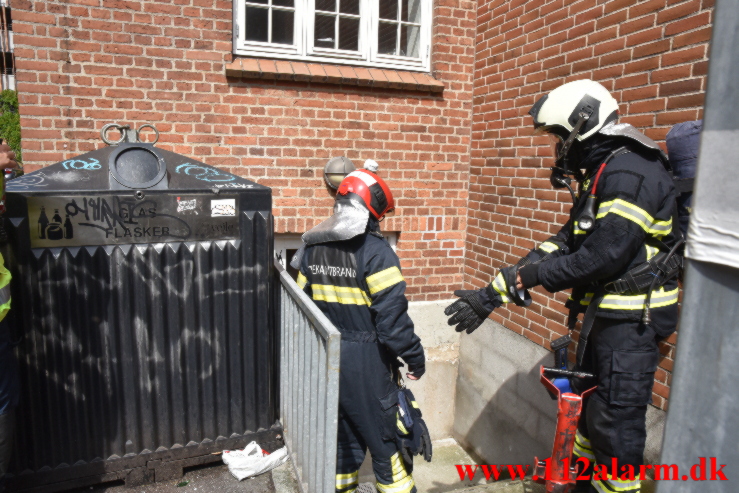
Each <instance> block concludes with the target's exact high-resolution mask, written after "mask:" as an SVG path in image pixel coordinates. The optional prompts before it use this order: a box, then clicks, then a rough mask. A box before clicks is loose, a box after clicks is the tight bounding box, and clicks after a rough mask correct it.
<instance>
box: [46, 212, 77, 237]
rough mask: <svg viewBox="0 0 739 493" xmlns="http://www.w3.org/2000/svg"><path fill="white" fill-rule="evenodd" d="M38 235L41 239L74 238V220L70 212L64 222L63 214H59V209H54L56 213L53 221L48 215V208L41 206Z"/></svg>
mask: <svg viewBox="0 0 739 493" xmlns="http://www.w3.org/2000/svg"><path fill="white" fill-rule="evenodd" d="M38 237H39V239H40V240H52V241H56V240H63V239H71V238H74V228H73V226H72V221H70V220H69V214H67V216H66V219H65V220H64V222H63V223H62V216H60V215H59V209H54V215H53V216H52V217H51V221H49V218H48V217H47V216H46V208H45V207H44V206H41V213H40V214H39V217H38Z"/></svg>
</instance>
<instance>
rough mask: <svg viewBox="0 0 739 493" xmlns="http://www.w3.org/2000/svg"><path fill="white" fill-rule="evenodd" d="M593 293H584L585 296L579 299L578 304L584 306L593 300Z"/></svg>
mask: <svg viewBox="0 0 739 493" xmlns="http://www.w3.org/2000/svg"><path fill="white" fill-rule="evenodd" d="M594 295H595V293H585V296H583V298H582V299H581V300H580V304H581V305H584V306H588V305H589V304H590V302H591V301H593V296H594Z"/></svg>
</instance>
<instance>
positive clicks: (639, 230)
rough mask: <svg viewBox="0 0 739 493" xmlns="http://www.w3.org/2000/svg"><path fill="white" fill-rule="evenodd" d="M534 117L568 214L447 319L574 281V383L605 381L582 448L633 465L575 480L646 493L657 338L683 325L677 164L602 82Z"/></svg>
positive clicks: (470, 322)
mask: <svg viewBox="0 0 739 493" xmlns="http://www.w3.org/2000/svg"><path fill="white" fill-rule="evenodd" d="M529 114H530V115H531V116H532V118H533V123H534V128H535V131H536V132H539V133H540V132H544V133H546V134H547V135H548V136H549V138H550V139H551V142H552V148H553V151H554V157H555V166H554V167H553V168H552V174H551V183H552V185H553V186H554V187H555V188H567V189H569V191H570V193H571V194H572V199H573V202H574V204H573V207H572V209H571V211H570V219H569V220H568V221H567V223H566V224H565V225H564V226H563V227H562V229H561V230H560V231H559V233H557V234H556V235H555V236H552V237H551V238H549V239H548V240H546V241H545V242H543V243H542V244H541V245H539V246H538V247H536V248H535V249H534V250H532V251H531V252H529V254H528V255H526V257H524V258H522V259H521V260H520V261H519V262H518V264H516V265H513V266H509V267H503V268H501V269H500V272H499V273H498V275H497V276H496V277H495V278H494V279H493V280H492V282H491V283H490V284H489V285H488V286H486V287H484V288H482V289H481V290H479V291H464V292H457V294H458V295H459V296H460V299H459V300H458V301H456V302H455V303H454V304H452V305H450V306H449V307H448V308H447V312H446V313H447V315H453V316H452V317H451V319H450V321H449V323H450V325H457V330H458V331H462V330H466V331H467V332H468V333H469V332H471V331H472V330H475V329H476V328H477V327H478V326H479V325H480V324H481V323H482V322H483V321H484V320H485V319H486V318H487V316H488V315H489V314H490V313H491V312H492V311H493V309H495V308H496V307H498V306H500V305H502V304H503V303H508V302H514V303H516V304H517V305H520V306H528V305H529V304H530V303H531V298H530V297H529V295H528V291H527V289H529V288H533V287H535V286H539V285H541V286H543V287H544V288H545V289H546V290H547V291H550V292H556V291H561V290H564V289H572V295H571V297H570V299H569V300H568V302H567V305H566V306H567V307H568V308H569V309H570V317H569V321H568V325H569V328H570V329H572V328H574V327H575V323H576V321H577V317H578V315H580V314H582V313H584V314H585V315H584V318H583V324H582V329H581V333H580V339H579V344H578V349H577V365H576V369H578V370H581V371H585V372H589V373H592V374H595V375H596V379H595V381H594V382H583V381H581V380H578V381H574V380H573V381H572V382H571V384H572V386H573V387H574V388H575V389H579V390H584V389H585V388H588V387H590V386H593V385H596V384H597V389H596V391H595V392H594V393H593V394H592V396H591V397H590V398H589V399H588V400H587V401H586V403H585V409H584V411H583V414H582V418H581V420H580V424H579V426H578V432H577V436H576V441H575V456H576V457H584V458H587V459H588V461H589V462H590V464H593V463H597V464H604V465H606V466H609V468H610V465H611V461H612V459H615V460H616V461H617V463H618V465H619V468H621V467H623V469H621V470H620V471H619V472H620V473H626V474H625V475H624V476H622V477H616V478H613V477H609V478H605V479H596V478H595V476H594V478H593V480H592V481H591V482H590V484H589V485H588V484H587V483H586V484H579V485H578V489H579V490H581V491H588V489H590V491H598V492H604V493H605V492H613V491H618V492H622V493H634V492H638V491H640V483H639V480H638V471H639V468H638V466H639V465H641V464H642V461H643V452H644V444H645V439H646V425H645V419H646V411H647V405H648V404H649V403H650V402H651V398H652V385H653V380H654V372H655V370H656V368H657V363H658V360H659V350H658V346H657V345H658V342H659V341H660V339H662V338H665V337H667V336H669V335H670V334H671V333H672V332H674V330H675V326H676V324H677V301H678V288H677V279H676V277H677V274H678V272H679V270H680V267H681V262H682V259H681V257H680V256H679V255H677V254H676V251H677V250H678V248H679V246H680V244H681V243H682V235H681V233H680V231H679V228H678V226H677V224H675V222H674V221H673V216H674V214H675V211H676V205H675V196H676V194H675V189H674V185H673V182H672V178H671V176H670V174H669V164H668V161H667V159H666V157H665V155H664V153H663V152H662V151H661V150H660V148H659V146H658V145H657V144H656V143H655V142H654V141H653V140H651V139H650V138H648V137H646V136H645V135H644V134H642V133H640V132H639V131H638V130H636V129H635V128H634V127H633V126H631V125H629V124H619V123H617V119H618V104H617V102H616V100H615V99H614V98H613V97H612V96H611V95H610V94H609V92H608V91H607V90H606V89H605V88H604V87H603V86H601V85H600V84H598V83H597V82H593V81H590V80H580V81H575V82H570V83H567V84H564V85H562V86H560V87H558V88H557V89H555V90H553V91H552V92H551V93H549V94H547V95H544V96H542V97H541V98H540V99H539V100H538V101H537V102H536V104H534V106H533V108H532V109H531V111H530V112H529ZM573 182H577V184H578V185H579V194H578V193H576V192H575V190H574V189H573V187H574V186H575V185H574V183H573ZM628 466H632V467H635V469H636V472H637V477H636V478H634V477H629V475H628V470H629V468H628ZM609 470H610V469H609Z"/></svg>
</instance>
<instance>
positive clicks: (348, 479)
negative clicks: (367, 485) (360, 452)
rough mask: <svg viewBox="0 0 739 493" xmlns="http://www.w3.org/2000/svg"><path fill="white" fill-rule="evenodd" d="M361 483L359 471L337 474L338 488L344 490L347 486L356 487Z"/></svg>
mask: <svg viewBox="0 0 739 493" xmlns="http://www.w3.org/2000/svg"><path fill="white" fill-rule="evenodd" d="M358 484H359V471H354V472H350V473H348V474H337V475H336V489H337V490H343V489H345V488H350V487H356V486H357V485H358Z"/></svg>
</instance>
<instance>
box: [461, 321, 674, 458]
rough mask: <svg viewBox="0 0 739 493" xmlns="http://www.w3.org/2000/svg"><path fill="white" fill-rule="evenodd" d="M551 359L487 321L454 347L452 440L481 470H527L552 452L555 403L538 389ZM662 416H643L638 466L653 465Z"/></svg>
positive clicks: (653, 412)
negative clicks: (493, 466) (497, 467)
mask: <svg viewBox="0 0 739 493" xmlns="http://www.w3.org/2000/svg"><path fill="white" fill-rule="evenodd" d="M551 363H552V353H551V352H550V351H549V350H547V349H545V348H543V347H541V346H539V345H538V344H536V343H534V342H532V341H530V340H529V339H527V338H525V337H523V336H520V335H518V334H516V333H515V332H512V331H510V330H508V329H506V328H505V327H503V326H502V325H500V324H497V323H495V322H493V321H492V320H488V321H486V322H485V323H484V324H483V325H482V326H481V327H480V328H479V329H477V330H476V331H475V332H473V333H472V334H470V335H467V334H465V335H463V337H462V338H461V341H460V347H459V377H458V379H457V387H456V390H457V394H456V400H455V406H454V407H455V416H454V438H455V439H456V440H457V441H458V442H459V443H460V444H461V445H462V446H463V447H465V448H466V449H467V450H469V451H471V452H472V453H474V454H475V455H477V456H478V458H479V459H481V460H483V461H484V463H486V464H532V463H533V459H534V456H535V455H536V456H538V457H542V458H543V457H549V456H550V455H551V452H552V444H553V440H554V430H555V422H556V415H557V406H556V402H555V401H554V400H552V399H551V398H550V397H549V395H548V394H547V392H546V391H545V390H544V387H543V386H542V385H541V383H539V366H540V365H541V364H547V365H549V364H551ZM665 416H666V413H665V412H664V411H661V410H660V409H657V408H656V407H654V406H649V407H648V410H647V443H646V447H645V450H644V460H645V462H646V463H648V464H657V463H659V456H660V450H661V447H662V436H663V433H664V421H665Z"/></svg>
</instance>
